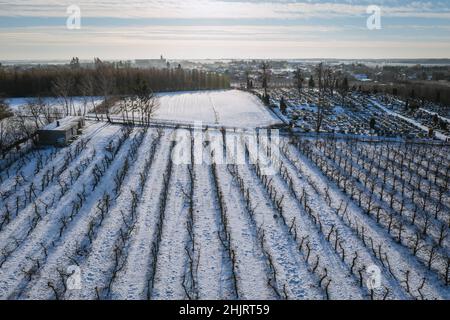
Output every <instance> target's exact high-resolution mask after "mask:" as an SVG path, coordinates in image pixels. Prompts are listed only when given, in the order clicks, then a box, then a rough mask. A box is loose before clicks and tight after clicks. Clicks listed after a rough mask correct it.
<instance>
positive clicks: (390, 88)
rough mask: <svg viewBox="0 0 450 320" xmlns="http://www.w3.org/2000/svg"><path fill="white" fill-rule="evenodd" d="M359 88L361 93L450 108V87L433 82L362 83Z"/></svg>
mask: <svg viewBox="0 0 450 320" xmlns="http://www.w3.org/2000/svg"><path fill="white" fill-rule="evenodd" d="M359 88H360V90H362V91H369V92H373V93H387V94H392V95H394V96H398V97H399V98H401V99H402V100H425V101H430V102H434V103H437V104H441V105H445V106H450V86H449V85H448V84H445V83H444V84H441V83H439V82H435V81H433V82H429V81H423V82H405V83H392V84H378V83H364V84H359Z"/></svg>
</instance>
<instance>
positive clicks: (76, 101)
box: [6, 97, 103, 112]
mask: <svg viewBox="0 0 450 320" xmlns="http://www.w3.org/2000/svg"><path fill="white" fill-rule="evenodd" d="M35 99H36V98H8V99H6V102H7V103H8V105H9V106H10V107H11V109H12V110H19V108H20V107H22V106H25V105H27V104H28V103H30V102H32V101H33V100H35ZM70 100H71V101H70V104H71V106H72V108H73V109H75V110H76V111H78V110H81V112H83V110H84V105H85V103H86V104H87V105H86V108H87V110H88V111H89V110H90V109H92V101H94V104H95V105H98V104H99V103H101V102H102V101H103V98H100V97H87V98H83V97H72V98H71V99H70ZM43 101H44V103H46V104H48V105H49V106H51V107H55V108H57V109H59V108H61V109H63V108H64V106H63V105H64V103H63V102H62V101H61V100H60V99H58V98H52V97H46V98H43Z"/></svg>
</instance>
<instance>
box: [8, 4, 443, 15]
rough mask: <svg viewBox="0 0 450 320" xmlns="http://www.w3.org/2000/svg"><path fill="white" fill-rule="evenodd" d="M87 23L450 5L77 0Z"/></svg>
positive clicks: (58, 9) (32, 11) (34, 7)
mask: <svg viewBox="0 0 450 320" xmlns="http://www.w3.org/2000/svg"><path fill="white" fill-rule="evenodd" d="M75 3H76V4H77V5H79V6H80V8H81V9H82V14H83V15H84V16H86V17H122V18H124V17H128V18H130V17H135V18H137V17H140V18H143V17H144V18H260V19H267V18H284V19H300V18H314V17H322V18H333V17H338V16H362V15H365V14H366V8H367V6H368V5H369V4H379V5H380V6H381V7H382V9H383V14H384V15H385V16H395V17H425V18H450V6H449V4H448V3H447V2H442V1H437V2H431V1H375V0H373V1H352V0H341V1H329V0H328V1H249V0H247V1H245V0H241V1H230V0H228V1H227V0H184V1H179V0H176V1H175V0H164V1H162V0H148V1H142V0H120V1H119V0H96V1H87V0H79V1H76V2H75ZM71 4H74V1H73V0H61V1H55V0H35V1H30V0H17V1H10V0H9V1H3V2H2V6H1V9H0V16H47V17H55V16H58V17H61V16H65V14H66V8H67V7H68V6H69V5H71Z"/></svg>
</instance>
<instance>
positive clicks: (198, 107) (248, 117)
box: [120, 90, 282, 128]
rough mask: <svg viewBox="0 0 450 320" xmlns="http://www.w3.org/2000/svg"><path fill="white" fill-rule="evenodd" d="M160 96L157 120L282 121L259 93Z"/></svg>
mask: <svg viewBox="0 0 450 320" xmlns="http://www.w3.org/2000/svg"><path fill="white" fill-rule="evenodd" d="M157 96H158V104H159V108H158V111H157V112H156V115H155V117H154V119H156V120H162V121H171V122H179V123H184V124H186V123H189V124H194V122H202V123H203V124H204V125H212V126H215V125H218V126H225V127H244V128H252V127H253V128H256V127H267V126H271V125H276V124H280V123H282V122H281V121H280V119H279V118H278V117H277V116H275V115H274V114H272V113H271V112H270V111H269V110H268V109H267V108H266V107H265V106H264V105H263V104H262V103H261V101H260V100H259V99H258V98H257V97H256V96H254V95H252V94H249V93H247V92H243V91H239V90H221V91H194V92H181V93H180V92H175V93H161V94H158V95H157ZM120 118H121V116H120Z"/></svg>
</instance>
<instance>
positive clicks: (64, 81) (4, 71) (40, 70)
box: [0, 62, 230, 97]
mask: <svg viewBox="0 0 450 320" xmlns="http://www.w3.org/2000/svg"><path fill="white" fill-rule="evenodd" d="M142 81H145V82H146V83H147V84H148V86H149V87H150V88H151V89H152V90H153V92H164V91H181V90H205V89H226V88H229V86H230V82H229V79H228V76H226V75H221V74H217V73H213V72H206V71H199V70H196V69H194V70H187V69H183V68H181V66H179V67H178V68H166V69H138V68H134V67H130V66H123V65H116V64H107V63H103V62H96V64H95V68H83V67H80V66H79V65H72V64H71V65H70V66H37V67H32V68H28V69H22V68H5V67H4V68H0V95H3V96H5V97H37V96H41V97H43V96H57V95H58V92H57V91H59V90H60V89H61V88H63V89H64V90H65V91H68V92H67V93H68V96H86V95H94V96H104V95H105V94H107V95H128V94H133V93H134V91H135V88H136V86H137V85H138V84H139V83H140V82H142Z"/></svg>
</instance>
